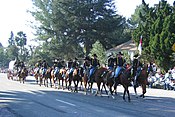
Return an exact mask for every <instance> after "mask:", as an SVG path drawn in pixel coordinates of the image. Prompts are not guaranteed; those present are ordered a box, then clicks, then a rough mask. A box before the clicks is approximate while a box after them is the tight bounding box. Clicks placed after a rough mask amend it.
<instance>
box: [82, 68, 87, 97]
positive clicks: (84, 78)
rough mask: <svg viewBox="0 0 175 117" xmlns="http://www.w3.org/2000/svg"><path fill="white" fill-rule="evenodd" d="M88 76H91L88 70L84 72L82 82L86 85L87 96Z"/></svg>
mask: <svg viewBox="0 0 175 117" xmlns="http://www.w3.org/2000/svg"><path fill="white" fill-rule="evenodd" d="M88 76H89V69H86V70H84V72H83V74H82V82H83V84H84V92H85V95H87V86H88Z"/></svg>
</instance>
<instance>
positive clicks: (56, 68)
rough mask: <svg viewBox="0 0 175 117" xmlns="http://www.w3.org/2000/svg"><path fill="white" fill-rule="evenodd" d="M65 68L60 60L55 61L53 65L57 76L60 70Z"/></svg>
mask: <svg viewBox="0 0 175 117" xmlns="http://www.w3.org/2000/svg"><path fill="white" fill-rule="evenodd" d="M62 67H63V65H62V62H61V60H60V59H58V60H57V59H56V60H55V61H54V65H53V68H54V74H55V75H56V74H58V73H59V71H60V69H61V68H62Z"/></svg>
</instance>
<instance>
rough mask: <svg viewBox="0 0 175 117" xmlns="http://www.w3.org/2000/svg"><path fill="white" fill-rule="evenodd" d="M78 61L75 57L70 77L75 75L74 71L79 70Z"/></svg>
mask: <svg viewBox="0 0 175 117" xmlns="http://www.w3.org/2000/svg"><path fill="white" fill-rule="evenodd" d="M77 60H78V59H77V58H76V57H75V59H74V61H73V62H72V65H71V68H70V72H69V75H72V74H73V71H74V69H76V68H78V66H79V63H78V61H77Z"/></svg>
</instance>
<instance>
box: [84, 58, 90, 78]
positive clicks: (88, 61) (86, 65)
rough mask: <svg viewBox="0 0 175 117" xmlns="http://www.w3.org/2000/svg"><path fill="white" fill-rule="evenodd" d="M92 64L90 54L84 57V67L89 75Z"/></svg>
mask: <svg viewBox="0 0 175 117" xmlns="http://www.w3.org/2000/svg"><path fill="white" fill-rule="evenodd" d="M90 65H91V58H90V57H89V56H86V57H85V58H84V63H83V69H84V72H85V73H86V74H87V76H89V70H90Z"/></svg>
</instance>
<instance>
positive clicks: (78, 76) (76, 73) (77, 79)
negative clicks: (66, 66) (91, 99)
mask: <svg viewBox="0 0 175 117" xmlns="http://www.w3.org/2000/svg"><path fill="white" fill-rule="evenodd" d="M81 70H82V69H81V68H76V69H74V71H73V74H72V81H73V82H74V88H75V90H74V92H78V84H79V82H80V81H82V74H81Z"/></svg>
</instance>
